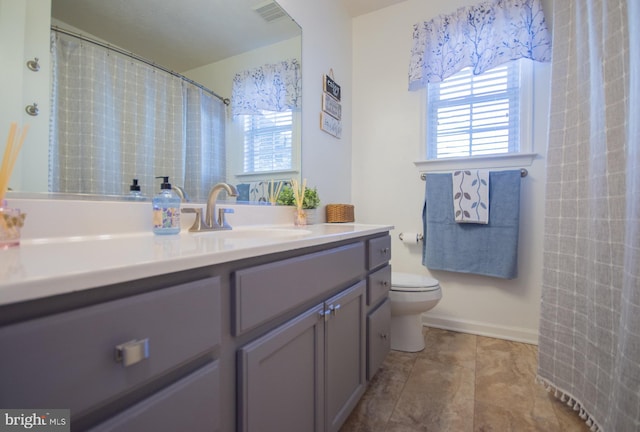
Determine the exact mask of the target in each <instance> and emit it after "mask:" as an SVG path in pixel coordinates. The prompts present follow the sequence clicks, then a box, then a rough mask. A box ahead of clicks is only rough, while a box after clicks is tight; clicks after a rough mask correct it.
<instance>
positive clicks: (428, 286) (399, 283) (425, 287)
mask: <svg viewBox="0 0 640 432" xmlns="http://www.w3.org/2000/svg"><path fill="white" fill-rule="evenodd" d="M391 287H392V288H391V289H392V290H396V291H433V290H436V289H438V288H440V286H439V282H438V280H437V279H434V278H430V277H428V276H422V275H417V274H412V273H400V272H393V273H391Z"/></svg>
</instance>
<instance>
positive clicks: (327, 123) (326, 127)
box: [320, 112, 342, 138]
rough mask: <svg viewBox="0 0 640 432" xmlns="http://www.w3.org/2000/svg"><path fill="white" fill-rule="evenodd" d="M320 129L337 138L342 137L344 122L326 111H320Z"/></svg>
mask: <svg viewBox="0 0 640 432" xmlns="http://www.w3.org/2000/svg"><path fill="white" fill-rule="evenodd" d="M320 129H322V130H323V131H325V132H327V133H328V134H330V135H333V136H334V137H336V138H341V137H342V122H341V121H340V120H337V119H336V118H334V117H333V116H330V115H328V114H327V113H325V112H321V113H320Z"/></svg>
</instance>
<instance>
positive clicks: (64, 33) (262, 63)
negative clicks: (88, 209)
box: [18, 0, 302, 201]
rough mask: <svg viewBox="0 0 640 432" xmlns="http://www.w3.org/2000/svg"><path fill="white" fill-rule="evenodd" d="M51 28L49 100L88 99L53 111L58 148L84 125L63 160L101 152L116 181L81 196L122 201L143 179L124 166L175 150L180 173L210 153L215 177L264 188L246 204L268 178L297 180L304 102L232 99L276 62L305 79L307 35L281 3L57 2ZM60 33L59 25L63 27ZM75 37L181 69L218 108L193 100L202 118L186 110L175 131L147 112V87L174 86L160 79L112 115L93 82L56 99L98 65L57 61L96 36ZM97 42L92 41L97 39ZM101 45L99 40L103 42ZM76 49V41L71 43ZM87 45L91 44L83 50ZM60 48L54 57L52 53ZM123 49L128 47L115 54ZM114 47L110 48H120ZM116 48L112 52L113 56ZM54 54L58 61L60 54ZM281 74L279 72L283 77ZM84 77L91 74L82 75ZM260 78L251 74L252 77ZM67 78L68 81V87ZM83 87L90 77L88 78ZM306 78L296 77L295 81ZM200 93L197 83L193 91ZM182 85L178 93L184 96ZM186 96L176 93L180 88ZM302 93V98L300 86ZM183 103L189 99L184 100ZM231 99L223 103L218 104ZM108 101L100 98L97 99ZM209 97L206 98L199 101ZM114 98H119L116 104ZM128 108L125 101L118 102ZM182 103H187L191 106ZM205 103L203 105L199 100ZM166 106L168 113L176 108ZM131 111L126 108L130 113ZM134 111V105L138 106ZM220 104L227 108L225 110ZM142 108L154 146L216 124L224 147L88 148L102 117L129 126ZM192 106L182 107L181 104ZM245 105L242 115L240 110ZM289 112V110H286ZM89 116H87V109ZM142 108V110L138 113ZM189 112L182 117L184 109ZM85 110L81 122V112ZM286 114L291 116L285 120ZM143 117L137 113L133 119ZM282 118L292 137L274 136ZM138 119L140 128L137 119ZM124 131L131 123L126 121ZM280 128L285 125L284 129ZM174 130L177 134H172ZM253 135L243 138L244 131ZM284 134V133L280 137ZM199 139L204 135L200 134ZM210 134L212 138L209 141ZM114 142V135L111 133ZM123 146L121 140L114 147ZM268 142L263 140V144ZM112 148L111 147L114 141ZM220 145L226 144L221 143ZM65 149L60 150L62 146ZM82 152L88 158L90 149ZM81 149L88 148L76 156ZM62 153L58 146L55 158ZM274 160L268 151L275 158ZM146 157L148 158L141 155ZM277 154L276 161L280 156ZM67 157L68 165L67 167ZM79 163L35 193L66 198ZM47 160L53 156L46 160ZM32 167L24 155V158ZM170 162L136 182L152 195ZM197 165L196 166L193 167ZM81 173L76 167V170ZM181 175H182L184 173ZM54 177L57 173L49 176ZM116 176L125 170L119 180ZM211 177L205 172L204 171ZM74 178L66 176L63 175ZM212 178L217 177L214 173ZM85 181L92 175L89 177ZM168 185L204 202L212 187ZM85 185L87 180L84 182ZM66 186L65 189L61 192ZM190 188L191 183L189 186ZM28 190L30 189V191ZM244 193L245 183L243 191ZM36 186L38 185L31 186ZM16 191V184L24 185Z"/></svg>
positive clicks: (218, 0) (119, 75) (250, 0)
mask: <svg viewBox="0 0 640 432" xmlns="http://www.w3.org/2000/svg"><path fill="white" fill-rule="evenodd" d="M51 26H52V28H53V30H54V31H53V33H52V41H53V42H52V43H53V47H54V48H53V50H52V51H53V53H52V64H53V66H54V70H59V71H61V72H59V74H60V75H61V76H62V75H64V78H60V77H57V78H53V79H52V82H51V87H52V91H53V94H54V97H53V98H52V101H53V102H52V104H57V103H62V104H67V105H69V104H73V106H74V107H75V106H80V105H82V115H77V114H72V115H68V114H66V113H64V112H59V111H57V110H56V107H55V106H52V107H51V112H52V118H53V120H56V121H57V122H58V123H59V124H60V125H61V126H60V128H61V131H56V130H54V129H52V132H51V133H58V135H57V136H58V141H60V142H61V144H60V146H64V145H66V143H67V142H68V141H72V138H68V139H67V137H71V136H72V135H73V133H75V132H76V130H83V132H84V135H82V136H81V137H80V138H75V139H76V140H77V139H80V140H81V141H82V142H81V145H80V147H79V148H76V149H72V150H67V152H68V155H67V156H64V161H63V162H62V163H61V165H63V166H66V165H67V160H70V159H72V158H74V157H76V156H77V157H78V158H80V157H87V158H88V159H86V160H94V159H103V161H102V162H101V163H100V164H99V170H100V172H101V173H100V174H98V176H104V177H109V176H113V177H114V178H117V180H115V185H114V186H112V187H111V188H107V189H106V190H104V191H98V192H96V191H92V190H88V191H87V190H78V191H79V192H80V193H89V194H103V195H105V196H108V197H109V198H111V197H113V198H114V199H118V196H119V195H126V193H127V191H128V188H127V185H128V183H131V179H130V178H129V177H134V176H136V177H138V175H137V174H136V173H135V171H136V169H133V170H131V169H128V170H127V169H126V167H125V168H123V165H122V164H124V165H126V164H133V163H135V164H138V166H140V164H141V163H154V162H153V159H155V160H156V163H157V160H158V159H162V158H163V155H171V154H173V153H181V155H182V157H183V158H184V161H182V162H177V163H178V164H182V165H183V166H182V168H181V169H183V170H187V171H189V170H192V169H193V168H192V166H194V165H198V166H199V165H201V164H200V162H201V161H202V160H204V159H206V160H215V164H213V165H215V166H213V167H209V168H207V169H211V170H216V172H217V173H220V172H222V173H224V174H223V177H221V178H219V177H216V175H217V174H213V177H210V178H213V179H215V181H226V182H228V183H231V184H235V185H242V186H247V185H249V186H247V189H246V190H247V191H248V190H251V191H253V192H256V186H257V185H259V184H261V185H263V187H262V190H261V191H257V192H258V194H257V195H256V194H252V195H250V196H247V195H243V201H257V200H259V197H260V196H262V197H263V196H264V190H266V189H265V185H267V186H268V183H269V182H270V181H271V180H288V179H290V178H299V177H300V176H301V173H300V154H301V110H300V108H299V107H300V106H301V103H299V102H300V101H298V103H297V105H295V106H294V107H293V108H291V109H284V110H281V111H273V112H271V111H270V110H269V109H267V110H264V109H263V107H260V106H253V110H251V109H249V110H248V111H246V112H245V111H242V112H240V111H237V112H236V111H234V110H236V109H237V107H236V108H233V107H232V106H231V105H230V104H229V102H230V101H229V99H232V93H234V94H235V91H234V89H233V85H234V79H235V80H236V81H237V80H238V79H239V77H249V78H250V79H254V80H256V79H257V80H258V81H259V80H263V81H266V80H268V79H271V78H269V77H268V76H267V75H268V73H269V72H265V71H267V70H270V68H272V67H274V65H279V64H284V65H285V67H290V66H287V65H291V64H294V65H295V66H296V67H297V68H298V69H297V73H298V79H300V65H301V36H302V32H301V29H300V27H299V26H298V25H297V24H296V23H295V22H294V21H293V19H292V18H291V17H289V16H288V15H287V14H286V12H285V11H284V10H282V9H281V8H280V7H279V5H278V4H277V3H275V2H274V1H272V0H268V1H265V0H182V1H179V2H176V1H172V0H163V1H159V0H128V1H126V2H112V1H104V0H51ZM58 29H59V30H61V31H60V32H58V31H57V30H58ZM74 35H81V36H83V37H84V38H85V39H91V40H96V41H98V42H100V43H102V47H101V49H102V48H104V47H105V46H106V47H117V48H118V49H119V50H121V51H122V52H130V53H133V54H135V55H137V56H139V57H140V58H143V59H147V60H149V61H150V63H153V64H155V65H157V66H160V67H161V68H162V69H164V70H165V71H175V72H177V73H178V74H180V75H183V76H185V77H186V78H188V80H187V82H188V83H189V82H190V83H191V84H195V85H196V87H197V88H204V89H205V90H212V91H213V93H215V94H216V95H217V96H219V98H213V99H216V100H217V103H219V108H216V107H213V108H211V107H209V106H208V108H206V109H205V108H202V109H201V108H200V107H201V105H197V107H196V111H197V117H199V118H200V119H199V120H198V123H197V124H196V125H195V126H193V124H194V123H193V122H192V120H191V119H190V118H187V117H185V120H184V124H183V125H182V126H180V125H179V126H177V127H175V128H174V129H175V130H174V129H171V128H169V127H168V126H167V124H168V122H167V121H166V120H165V117H164V115H165V113H164V112H163V113H160V114H157V115H156V114H154V113H151V111H154V110H155V111H157V109H156V108H154V109H153V110H152V109H149V106H150V105H148V103H149V102H148V101H149V100H151V99H150V98H152V96H149V94H150V93H153V94H157V93H159V92H164V91H167V92H168V91H170V90H165V89H167V88H169V84H167V83H165V82H164V81H162V83H160V84H159V87H157V88H156V89H154V90H151V91H147V92H146V93H144V92H143V95H142V96H141V98H142V99H141V101H140V102H136V104H135V105H136V106H130V105H132V104H131V103H127V104H124V105H127V106H126V107H125V108H126V109H125V110H124V111H117V112H115V113H114V112H112V111H113V109H112V108H109V109H107V112H105V111H100V110H99V109H98V108H96V110H95V112H94V111H93V110H94V108H93V107H94V106H95V105H98V104H94V103H93V99H94V97H93V96H92V95H93V88H91V87H90V88H88V89H87V88H83V89H82V90H79V91H77V92H76V93H75V94H74V93H73V92H72V93H70V94H65V95H64V96H63V97H60V98H59V99H60V100H61V101H57V99H56V97H55V95H56V91H57V90H56V89H55V85H56V84H54V83H57V82H58V81H63V80H66V82H67V84H68V85H70V86H71V87H76V84H77V85H78V86H79V85H80V84H79V81H80V80H79V79H76V78H75V74H76V73H77V71H79V70H84V69H89V68H93V67H94V66H93V63H90V62H88V61H87V60H86V59H81V60H80V62H79V63H77V64H70V66H68V68H67V70H66V71H65V70H64V69H62V67H61V66H59V65H57V63H58V62H59V63H62V62H63V61H64V62H66V61H67V60H69V59H68V58H70V57H73V56H74V55H75V51H74V49H73V48H74V47H76V45H77V47H79V48H78V49H77V51H88V50H89V48H88V47H89V45H88V44H90V42H87V41H86V40H84V39H78V38H77V37H76V36H74ZM93 45H95V44H93ZM98 46H99V45H98ZM69 47H71V48H69ZM83 47H87V48H83ZM56 50H58V51H57V54H56ZM119 54H122V53H119ZM119 54H114V55H119ZM107 55H110V54H107ZM56 58H57V59H58V60H56ZM126 71H127V72H124V74H125V75H127V74H128V75H133V74H137V73H139V72H137V71H135V70H134V69H126ZM99 75H105V76H106V78H105V79H106V80H109V81H112V80H119V79H120V78H122V75H123V73H122V71H121V70H119V71H118V72H117V73H116V74H115V75H109V74H108V73H106V72H105V73H104V74H102V73H101V74H99ZM276 79H280V78H279V76H278V78H276ZM82 80H83V81H84V80H85V78H82ZM252 82H255V81H252ZM69 83H70V84H69ZM83 85H84V83H83ZM91 85H93V86H95V87H103V86H105V85H111V86H114V87H117V88H118V89H122V92H126V91H128V90H126V88H127V86H131V88H133V87H135V86H139V84H136V83H133V84H124V83H121V82H120V81H117V82H115V83H113V82H112V83H109V84H104V83H102V82H97V83H94V84H91ZM299 85H300V83H299V82H298V86H299ZM198 91H199V90H196V93H197V92H198ZM179 92H180V90H178V93H179ZM246 95H247V92H244V93H242V97H243V98H244V97H246ZM178 97H180V95H178ZM295 97H296V98H298V99H299V98H301V95H300V94H299V93H297V94H296V96H295ZM185 98H188V102H184V103H185V104H186V105H189V108H185V110H193V104H194V102H193V100H194V98H193V97H192V96H191V95H190V94H189V96H188V97H187V96H185ZM185 100H186V99H185ZM222 101H225V103H222ZM100 104H102V103H100ZM203 104H204V102H203ZM116 105H118V104H117V103H116ZM120 105H123V104H120ZM186 105H185V106H186ZM202 106H203V107H204V105H202ZM165 108H166V109H167V110H169V111H170V110H171V109H172V108H171V106H169V107H168V108H167V107H165ZM127 110H129V111H127ZM132 110H133V111H132ZM220 110H222V111H220ZM140 111H149V112H150V113H148V114H149V115H150V117H145V118H144V119H143V120H139V119H138V120H137V122H138V123H140V122H143V123H144V125H143V129H145V128H147V129H148V128H154V132H153V134H155V136H156V139H152V140H151V141H153V143H152V145H155V144H156V141H161V140H162V139H165V140H167V141H168V142H169V143H171V142H173V141H176V140H178V139H179V138H178V136H179V135H180V133H181V132H180V131H181V130H182V131H184V130H186V135H189V134H192V135H198V136H200V135H206V132H203V130H204V129H206V128H209V129H210V131H211V130H213V132H212V133H213V134H214V135H216V134H217V135H218V136H217V137H215V138H211V139H220V140H222V147H218V148H217V149H216V150H214V151H211V150H207V149H203V148H202V147H198V146H197V147H196V148H187V149H185V148H183V147H175V148H167V147H158V148H157V149H156V150H154V154H153V155H152V156H149V155H145V156H140V154H139V150H131V149H130V152H129V153H127V154H122V153H119V151H117V152H115V153H114V150H113V149H112V148H109V149H102V148H100V149H91V147H93V146H94V145H96V144H95V143H93V142H89V141H93V139H92V138H91V137H92V134H93V133H94V131H95V130H97V129H99V128H102V127H103V126H104V124H105V123H110V122H124V123H129V124H130V123H131V122H132V118H133V117H134V115H133V114H131V112H135V113H139V112H140ZM185 112H186V111H185ZM212 112H217V114H216V115H218V116H220V117H221V118H222V120H223V123H224V132H223V134H222V135H220V133H219V130H218V129H217V128H216V127H215V126H211V124H210V123H211V121H210V116H211V115H212V114H211V113H212ZM238 112H240V115H237V114H238ZM283 112H285V113H287V114H283ZM85 114H86V116H85ZM135 115H137V114H135ZM185 116H186V114H185ZM79 117H81V119H80V120H79V119H78V118H79ZM285 117H286V118H285ZM136 118H137V117H136ZM282 125H285V126H286V127H285V128H288V129H289V131H288V134H289V135H286V139H284V141H287V140H289V142H288V143H286V142H285V143H283V139H282V138H277V139H274V138H273V137H274V136H275V135H276V134H277V133H279V132H278V131H279V130H280V132H282V130H283V129H282ZM138 126H140V125H138ZM123 128H125V127H124V126H123ZM278 128H280V129H278ZM139 131H140V128H138V129H136V130H133V131H130V134H133V135H136V134H139V133H140V132H139ZM174 135H175V139H174ZM248 136H249V137H250V138H251V139H252V140H253V141H251V144H249V145H248V144H247V141H246V140H247V139H248V138H247V137H248ZM278 136H280V137H282V133H281V134H280V135H278ZM198 139H199V138H198ZM206 139H209V138H206ZM115 140H116V141H118V137H116V138H115ZM287 145H289V146H290V148H291V150H290V151H289V150H286V151H285V153H287V152H288V154H289V156H285V157H290V158H291V160H290V162H288V163H285V164H284V165H283V164H279V162H282V156H281V155H276V156H273V155H266V154H265V153H267V152H276V153H278V151H282V148H281V147H282V146H284V147H286V146H287ZM116 146H117V145H116ZM261 146H262V147H261ZM110 147H113V145H110ZM220 149H222V150H220ZM51 151H52V150H51V149H49V153H50V155H49V160H50V161H51V159H52V156H51ZM56 151H62V150H59V149H58V150H56ZM85 152H86V155H85V154H84V153H85ZM80 153H82V155H80ZM55 157H57V156H56V154H55V152H54V153H53V158H55ZM269 158H271V159H270V160H269ZM141 160H144V161H145V162H141ZM274 161H275V162H274ZM70 163H71V162H69V164H70ZM76 164H77V165H79V167H76V168H72V169H71V170H68V169H60V170H59V171H60V174H59V176H58V177H59V178H56V175H57V174H56V173H55V168H53V170H54V174H52V173H51V168H50V172H49V178H48V179H47V183H48V185H47V186H46V187H47V189H49V188H51V187H52V184H53V190H46V189H43V190H41V191H40V190H39V191H40V192H52V191H53V192H61V193H62V194H64V195H65V196H69V193H74V190H73V188H74V187H80V186H77V185H72V186H69V185H68V183H69V182H71V183H73V182H72V181H71V180H72V179H73V178H75V177H77V175H74V172H78V170H83V169H84V165H85V164H83V163H82V162H80V163H79V164H78V163H77V161H76ZM50 167H51V163H50ZM25 169H26V170H28V169H29V167H28V162H27V163H26V165H25ZM170 169H172V168H166V169H165V168H161V169H160V170H156V172H152V173H147V174H146V178H145V179H144V180H142V179H141V180H140V182H141V183H143V184H142V187H143V191H144V192H145V194H146V195H147V196H151V195H153V194H154V193H156V192H157V190H156V189H158V186H159V183H160V181H159V180H155V179H154V176H155V175H158V176H160V175H168V174H167V173H166V172H162V171H166V170H170ZM198 169H200V168H197V170H198ZM74 170H75V171H74ZM122 172H127V174H126V175H125V177H126V178H122ZM177 172H180V170H178V171H177ZM52 175H53V179H52ZM206 175H207V174H206V173H203V172H200V171H198V174H197V175H196V177H198V176H200V177H203V178H204V177H206ZM118 176H119V177H118ZM207 178H209V177H207ZM66 180H69V181H66ZM212 181H213V180H212ZM85 183H86V182H85ZM172 183H174V184H175V185H176V186H180V187H182V188H183V189H185V191H186V192H187V195H188V196H190V197H191V198H192V200H193V201H201V200H202V199H203V197H204V198H206V193H207V192H208V188H209V187H210V186H211V185H212V184H211V185H208V184H206V183H207V182H206V181H205V185H200V186H193V185H192V184H191V183H189V182H188V181H187V182H186V183H185V182H183V181H182V180H181V177H180V175H178V179H172ZM65 187H71V189H70V190H64V188H65ZM83 187H86V185H85V186H83ZM57 188H62V189H57ZM191 188H193V189H191ZM27 190H29V188H27ZM243 190H244V189H243ZM30 191H33V189H32V188H31V189H30ZM18 192H19V190H18Z"/></svg>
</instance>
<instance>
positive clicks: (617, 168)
mask: <svg viewBox="0 0 640 432" xmlns="http://www.w3.org/2000/svg"><path fill="white" fill-rule="evenodd" d="M553 4H554V13H553V17H554V18H553V39H554V41H553V61H552V80H551V86H552V87H551V97H552V101H551V112H550V125H549V148H548V154H547V185H546V212H545V240H544V264H543V287H542V302H541V316H540V338H539V347H538V352H539V366H538V378H539V380H540V381H542V382H543V383H544V384H545V385H546V386H547V387H548V388H549V389H550V390H552V391H554V392H555V395H556V396H557V397H559V398H560V399H561V400H562V401H564V402H565V403H567V404H568V405H570V406H571V407H573V409H574V410H576V411H577V412H578V413H579V415H580V416H581V417H582V418H583V419H584V420H585V421H586V422H587V424H588V425H589V426H590V427H591V430H593V431H607V432H624V431H629V432H631V431H638V430H640V199H639V196H640V121H639V120H640V46H639V45H638V41H640V2H638V1H637V0H562V1H555V2H554V3H553Z"/></svg>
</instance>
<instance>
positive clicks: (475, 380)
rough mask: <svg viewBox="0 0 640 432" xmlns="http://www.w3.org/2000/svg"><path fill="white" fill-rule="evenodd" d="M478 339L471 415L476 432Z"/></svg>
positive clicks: (473, 428) (476, 338)
mask: <svg viewBox="0 0 640 432" xmlns="http://www.w3.org/2000/svg"><path fill="white" fill-rule="evenodd" d="M478 337H479V336H476V337H475V343H476V346H475V350H474V351H475V355H474V356H473V413H471V415H472V417H471V418H472V419H473V421H472V422H471V424H472V426H471V427H472V431H474V432H475V430H476V411H477V407H476V405H477V403H478V399H477V398H476V389H477V388H478Z"/></svg>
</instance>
